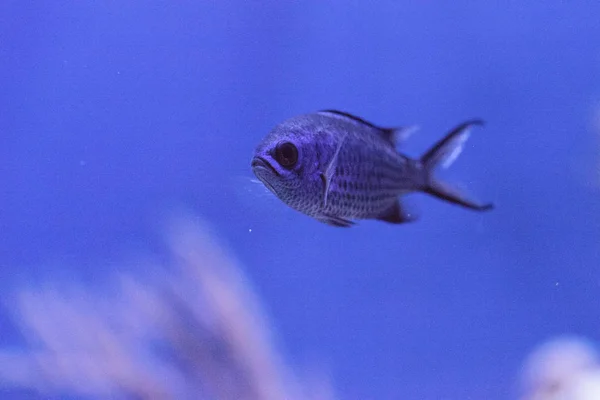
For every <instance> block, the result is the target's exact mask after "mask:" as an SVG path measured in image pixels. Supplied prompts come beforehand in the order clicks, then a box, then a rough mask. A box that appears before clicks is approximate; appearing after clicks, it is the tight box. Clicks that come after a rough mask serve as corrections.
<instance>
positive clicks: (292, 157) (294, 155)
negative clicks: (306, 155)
mask: <svg viewBox="0 0 600 400" xmlns="http://www.w3.org/2000/svg"><path fill="white" fill-rule="evenodd" d="M275 159H276V160H277V162H278V163H279V164H280V165H281V166H282V167H284V168H288V169H290V168H293V167H294V165H296V163H297V162H298V149H297V148H296V146H294V144H293V143H290V142H283V143H279V144H278V145H277V147H276V148H275Z"/></svg>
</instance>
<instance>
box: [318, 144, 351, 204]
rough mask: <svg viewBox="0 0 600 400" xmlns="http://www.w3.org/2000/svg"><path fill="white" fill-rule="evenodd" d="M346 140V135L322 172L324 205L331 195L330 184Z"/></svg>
mask: <svg viewBox="0 0 600 400" xmlns="http://www.w3.org/2000/svg"><path fill="white" fill-rule="evenodd" d="M345 140H346V136H344V137H343V138H342V139H341V140H340V142H339V144H338V146H337V148H336V149H335V153H334V154H333V156H332V157H331V160H330V161H329V164H327V167H326V168H325V170H324V171H323V172H321V180H322V181H323V207H325V206H327V197H328V196H329V186H330V185H331V180H332V179H333V175H334V174H335V168H336V166H337V160H338V155H339V154H340V150H341V149H342V145H343V144H344V141H345Z"/></svg>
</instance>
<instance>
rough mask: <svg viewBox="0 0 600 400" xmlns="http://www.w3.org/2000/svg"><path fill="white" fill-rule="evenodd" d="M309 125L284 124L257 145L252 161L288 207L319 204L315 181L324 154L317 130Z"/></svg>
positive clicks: (257, 172)
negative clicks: (319, 156) (320, 147)
mask: <svg viewBox="0 0 600 400" xmlns="http://www.w3.org/2000/svg"><path fill="white" fill-rule="evenodd" d="M306 128H307V127H306V126H302V125H298V124H294V123H292V124H290V123H283V124H281V125H278V126H277V127H275V129H273V130H272V131H271V132H270V133H269V134H268V135H267V136H266V137H265V138H264V139H263V140H262V141H261V142H260V144H259V145H258V147H257V148H256V150H255V152H254V157H253V158H252V163H251V165H252V171H253V172H254V174H255V175H256V177H257V178H258V179H259V180H260V181H261V182H262V183H263V184H264V185H265V186H266V187H267V188H268V189H269V190H270V191H271V192H273V193H274V194H275V195H276V196H277V197H279V198H280V199H281V200H282V201H284V202H285V203H287V204H288V205H289V206H291V207H293V208H296V209H299V210H300V211H305V212H306V210H304V209H303V208H304V207H308V206H309V205H310V204H312V203H315V202H318V199H315V198H316V197H318V196H319V195H321V193H320V192H319V189H318V188H319V187H318V186H316V182H320V181H319V180H318V179H319V177H318V173H319V172H318V171H319V170H320V165H321V163H320V160H319V159H318V155H319V154H321V153H320V151H319V149H318V147H319V144H318V142H317V141H315V137H316V136H315V134H314V131H311V130H307V129H306Z"/></svg>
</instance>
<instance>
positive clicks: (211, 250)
mask: <svg viewBox="0 0 600 400" xmlns="http://www.w3.org/2000/svg"><path fill="white" fill-rule="evenodd" d="M168 243H169V249H170V252H171V253H172V256H173V260H172V262H170V263H169V264H170V265H169V266H159V265H146V264H144V265H143V267H144V270H145V279H144V281H142V279H141V278H140V277H139V276H132V274H130V275H126V274H122V275H120V276H119V277H118V279H117V284H116V285H114V287H112V288H109V290H105V291H103V292H102V293H96V294H94V293H93V292H92V291H90V289H89V288H88V289H85V288H83V287H76V286H74V285H72V286H71V287H68V288H59V287H44V288H38V289H28V290H22V291H20V292H18V293H17V294H16V295H15V296H14V298H13V299H12V300H11V301H10V303H9V304H8V306H9V307H8V308H9V310H10V312H12V314H13V315H14V317H15V321H16V323H17V325H18V326H19V328H20V330H21V332H22V334H23V337H24V339H25V341H26V350H23V351H10V350H8V349H6V350H4V351H2V352H0V383H2V384H3V385H4V386H12V387H15V386H16V387H24V388H30V389H33V390H35V391H37V392H38V393H40V394H44V395H66V394H69V395H79V396H86V397H91V398H123V399H127V398H135V399H215V400H229V399H231V400H233V399H235V400H279V399H281V400H283V399H292V400H293V399H300V398H302V399H315V400H317V399H319V400H326V399H331V398H332V395H331V393H330V390H329V388H328V386H327V383H326V381H325V380H322V381H320V382H313V384H311V385H309V384H306V383H305V384H301V383H300V380H299V378H298V376H297V375H294V374H293V373H292V371H291V369H290V368H289V367H288V366H287V365H286V364H285V363H284V362H283V361H282V360H281V359H280V356H279V353H278V352H277V350H276V348H275V344H274V339H273V337H272V335H271V331H270V330H269V325H268V321H267V320H266V317H265V314H264V312H263V311H262V309H261V306H260V303H259V301H258V299H257V298H256V296H255V293H254V291H253V290H252V289H251V287H250V285H249V283H248V282H247V280H246V279H245V278H244V276H243V273H242V271H241V269H240V268H239V267H238V265H237V263H236V262H235V261H234V260H233V259H232V258H231V257H230V256H229V255H228V254H227V252H226V251H225V250H224V249H223V247H222V246H220V245H219V244H218V243H217V242H216V241H215V240H214V239H213V236H212V235H211V234H209V232H208V230H207V229H206V228H205V226H204V225H203V224H201V223H194V222H192V220H191V219H190V218H178V219H176V221H175V222H174V223H173V224H172V225H171V226H170V233H169V235H168Z"/></svg>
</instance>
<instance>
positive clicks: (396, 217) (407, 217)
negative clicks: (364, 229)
mask: <svg viewBox="0 0 600 400" xmlns="http://www.w3.org/2000/svg"><path fill="white" fill-rule="evenodd" d="M377 219H378V220H380V221H385V222H389V223H390V224H404V223H407V222H413V221H415V220H416V219H417V216H416V215H415V214H414V213H410V212H409V211H408V210H406V207H404V205H403V204H402V203H401V202H400V200H397V201H396V202H395V203H394V204H393V205H392V206H391V207H390V208H388V209H387V210H385V212H384V213H382V214H381V215H380V216H379V217H377Z"/></svg>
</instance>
